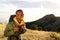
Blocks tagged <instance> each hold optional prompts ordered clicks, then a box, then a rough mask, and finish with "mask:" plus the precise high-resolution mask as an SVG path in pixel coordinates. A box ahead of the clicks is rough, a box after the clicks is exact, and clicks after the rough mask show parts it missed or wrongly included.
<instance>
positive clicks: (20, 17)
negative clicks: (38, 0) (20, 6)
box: [16, 11, 22, 20]
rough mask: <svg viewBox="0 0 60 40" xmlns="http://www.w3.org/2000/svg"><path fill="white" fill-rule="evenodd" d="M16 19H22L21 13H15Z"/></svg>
mask: <svg viewBox="0 0 60 40" xmlns="http://www.w3.org/2000/svg"><path fill="white" fill-rule="evenodd" d="M16 18H17V19H18V20H20V19H22V12H20V11H19V12H17V13H16Z"/></svg>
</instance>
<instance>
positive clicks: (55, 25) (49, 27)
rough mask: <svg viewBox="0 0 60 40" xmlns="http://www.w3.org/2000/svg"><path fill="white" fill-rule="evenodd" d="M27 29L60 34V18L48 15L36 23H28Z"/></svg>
mask: <svg viewBox="0 0 60 40" xmlns="http://www.w3.org/2000/svg"><path fill="white" fill-rule="evenodd" d="M35 25H37V26H35ZM26 27H27V28H28V29H38V30H41V29H42V30H44V31H56V32H60V17H56V16H54V15H53V14H50V15H46V16H44V17H43V18H41V19H38V20H36V21H33V22H26Z"/></svg>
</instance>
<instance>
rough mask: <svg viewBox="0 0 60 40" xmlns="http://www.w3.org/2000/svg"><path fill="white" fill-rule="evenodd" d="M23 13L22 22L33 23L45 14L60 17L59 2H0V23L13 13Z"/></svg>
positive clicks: (9, 0) (34, 0) (13, 0)
mask: <svg viewBox="0 0 60 40" xmlns="http://www.w3.org/2000/svg"><path fill="white" fill-rule="evenodd" d="M18 9H22V10H23V11H24V20H25V21H26V22H28V21H35V20H37V19H40V18H42V17H43V16H45V15H47V14H54V15H55V16H60V0H0V21H5V20H6V21H7V22H8V19H9V17H10V15H12V14H15V11H16V10H18Z"/></svg>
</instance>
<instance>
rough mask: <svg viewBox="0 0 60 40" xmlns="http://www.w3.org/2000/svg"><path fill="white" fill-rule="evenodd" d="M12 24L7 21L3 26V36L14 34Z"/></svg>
mask: <svg viewBox="0 0 60 40" xmlns="http://www.w3.org/2000/svg"><path fill="white" fill-rule="evenodd" d="M12 26H13V25H12V24H11V22H9V23H8V24H7V26H6V28H5V31H4V36H6V37H7V36H11V35H13V34H14V31H13V27H12Z"/></svg>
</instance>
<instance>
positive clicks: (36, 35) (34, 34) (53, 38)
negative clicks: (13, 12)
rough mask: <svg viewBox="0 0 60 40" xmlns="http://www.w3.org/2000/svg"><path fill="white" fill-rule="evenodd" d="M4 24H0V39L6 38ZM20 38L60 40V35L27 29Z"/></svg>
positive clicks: (23, 39)
mask: <svg viewBox="0 0 60 40" xmlns="http://www.w3.org/2000/svg"><path fill="white" fill-rule="evenodd" d="M5 27H6V24H0V40H7V38H6V37H4V35H3V34H4V30H5ZM21 39H22V40H60V35H59V34H58V33H56V32H46V31H37V30H29V29H27V31H26V33H24V34H21Z"/></svg>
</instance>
